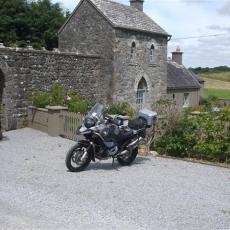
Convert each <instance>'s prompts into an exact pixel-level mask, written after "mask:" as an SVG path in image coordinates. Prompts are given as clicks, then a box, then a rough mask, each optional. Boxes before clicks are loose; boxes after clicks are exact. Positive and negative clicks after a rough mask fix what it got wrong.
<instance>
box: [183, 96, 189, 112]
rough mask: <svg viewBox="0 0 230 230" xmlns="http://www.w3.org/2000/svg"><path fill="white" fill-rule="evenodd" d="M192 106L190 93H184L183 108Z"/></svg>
mask: <svg viewBox="0 0 230 230" xmlns="http://www.w3.org/2000/svg"><path fill="white" fill-rule="evenodd" d="M189 106H190V93H188V92H187V93H184V94H183V108H188V107H189Z"/></svg>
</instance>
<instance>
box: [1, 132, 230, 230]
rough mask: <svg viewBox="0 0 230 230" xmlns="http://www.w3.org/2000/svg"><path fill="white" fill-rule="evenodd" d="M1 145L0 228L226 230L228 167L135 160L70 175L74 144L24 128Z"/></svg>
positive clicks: (99, 165) (229, 207) (228, 217)
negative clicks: (68, 158)
mask: <svg viewBox="0 0 230 230" xmlns="http://www.w3.org/2000/svg"><path fill="white" fill-rule="evenodd" d="M5 135H6V136H7V138H6V139H5V140H4V141H2V142H0V229H35V228H39V229H119V230H121V229H132V230H133V229H138V230H139V229H140V230H141V229H157V230H159V229H170V230H173V229H183V230H184V229H199V230H200V229H208V230H211V229H230V170H229V169H224V168H218V167H212V166H206V165H200V164H193V163H187V162H183V161H177V160H170V159H161V158H141V157H139V158H138V159H137V161H136V163H135V164H134V165H132V166H131V167H119V166H118V165H117V167H119V168H118V171H116V170H114V169H113V168H112V167H111V161H105V162H98V163H96V164H92V165H91V166H90V167H89V168H88V170H87V171H84V172H82V173H78V174H75V173H70V172H68V171H67V170H66V168H65V165H64V159H65V153H66V152H67V151H68V149H69V148H70V147H71V146H72V145H73V144H74V142H72V141H68V140H65V139H62V138H51V137H48V136H47V135H46V134H43V133H41V132H38V131H35V130H32V129H28V128H26V129H22V130H17V131H11V132H7V133H5Z"/></svg>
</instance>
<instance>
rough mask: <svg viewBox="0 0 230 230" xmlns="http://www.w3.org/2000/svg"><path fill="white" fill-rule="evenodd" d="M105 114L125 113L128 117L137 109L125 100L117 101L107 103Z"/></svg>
mask: <svg viewBox="0 0 230 230" xmlns="http://www.w3.org/2000/svg"><path fill="white" fill-rule="evenodd" d="M105 113H107V114H123V113H126V114H127V115H128V116H130V117H134V116H135V115H136V114H137V111H136V110H135V109H134V108H133V107H132V106H131V105H130V104H129V103H127V102H117V103H114V104H112V105H109V106H108V107H107V109H106V112H105Z"/></svg>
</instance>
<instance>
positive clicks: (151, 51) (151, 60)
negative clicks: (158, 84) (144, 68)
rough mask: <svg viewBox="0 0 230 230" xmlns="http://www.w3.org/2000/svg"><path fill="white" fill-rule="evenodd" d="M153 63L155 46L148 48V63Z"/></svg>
mask: <svg viewBox="0 0 230 230" xmlns="http://www.w3.org/2000/svg"><path fill="white" fill-rule="evenodd" d="M154 62H155V46H154V44H152V45H151V47H150V63H154Z"/></svg>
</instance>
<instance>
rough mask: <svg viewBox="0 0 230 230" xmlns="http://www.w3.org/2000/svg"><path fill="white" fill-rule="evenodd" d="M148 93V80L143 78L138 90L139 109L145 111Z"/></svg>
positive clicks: (137, 101)
mask: <svg viewBox="0 0 230 230" xmlns="http://www.w3.org/2000/svg"><path fill="white" fill-rule="evenodd" d="M146 92H147V83H146V80H145V79H144V78H143V77H142V78H141V80H140V82H139V84H138V88H137V98H136V103H137V106H138V108H139V109H143V108H144V106H145V100H146V98H145V97H146Z"/></svg>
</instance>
